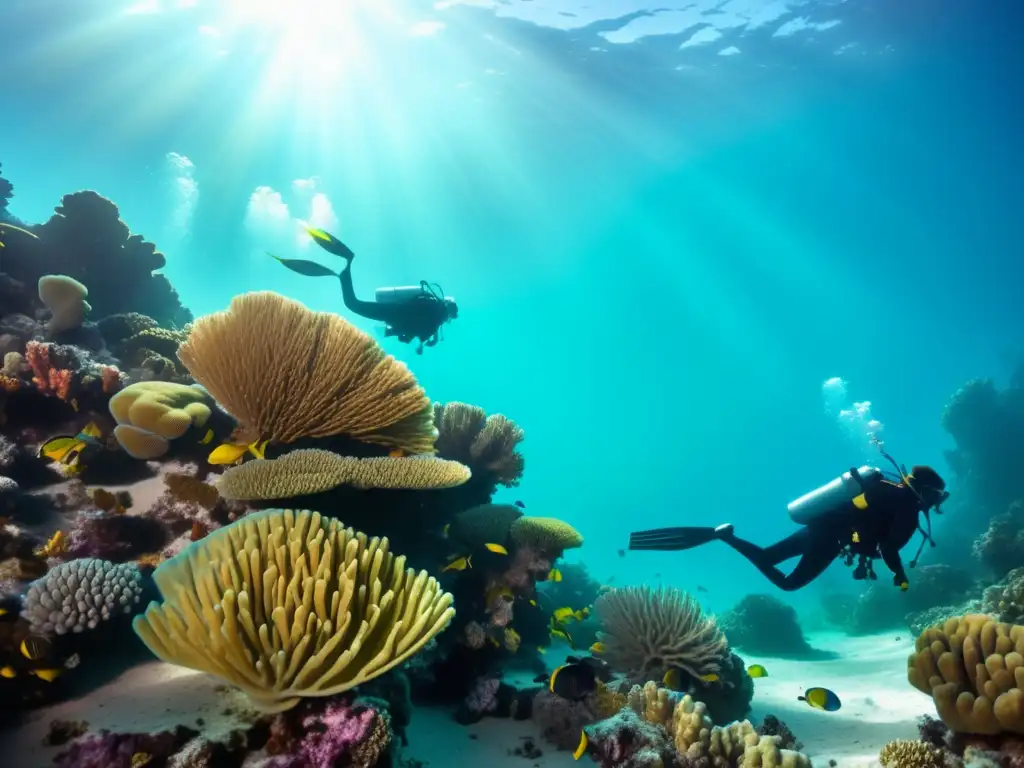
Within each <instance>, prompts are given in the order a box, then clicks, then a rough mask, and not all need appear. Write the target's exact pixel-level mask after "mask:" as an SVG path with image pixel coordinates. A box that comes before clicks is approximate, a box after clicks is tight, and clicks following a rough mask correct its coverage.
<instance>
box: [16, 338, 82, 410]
mask: <svg viewBox="0 0 1024 768" xmlns="http://www.w3.org/2000/svg"><path fill="white" fill-rule="evenodd" d="M55 349H56V348H55V347H54V345H52V344H43V343H40V342H38V341H30V342H28V343H27V344H26V345H25V361H26V362H27V363H28V364H29V366H30V368H31V369H32V383H33V384H35V386H36V389H38V390H39V392H41V393H42V394H44V395H49V396H52V397H57V398H60V399H61V400H69V399H70V398H71V391H72V386H73V385H74V383H75V381H74V370H73V369H71V368H60V367H58V364H55V361H54V360H51V354H52V353H53V352H54V351H55Z"/></svg>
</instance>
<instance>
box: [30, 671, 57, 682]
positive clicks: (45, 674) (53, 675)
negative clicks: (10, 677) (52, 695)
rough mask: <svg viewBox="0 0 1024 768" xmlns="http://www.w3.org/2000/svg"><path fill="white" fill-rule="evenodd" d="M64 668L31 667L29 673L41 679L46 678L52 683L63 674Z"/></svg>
mask: <svg viewBox="0 0 1024 768" xmlns="http://www.w3.org/2000/svg"><path fill="white" fill-rule="evenodd" d="M63 671H64V670H63V669H30V670H29V671H28V673H29V674H30V675H35V676H36V677H38V678H39V679H40V680H45V681H46V682H48V683H52V682H53V681H54V680H56V679H57V678H58V677H60V676H61V673H62V672H63Z"/></svg>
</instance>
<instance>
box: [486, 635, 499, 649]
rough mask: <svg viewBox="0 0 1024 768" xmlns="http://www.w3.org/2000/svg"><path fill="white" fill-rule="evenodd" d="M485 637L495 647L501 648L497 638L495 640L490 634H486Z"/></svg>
mask: <svg viewBox="0 0 1024 768" xmlns="http://www.w3.org/2000/svg"><path fill="white" fill-rule="evenodd" d="M487 639H488V640H489V641H490V643H491V645H493V646H494V647H495V648H501V643H499V642H498V641H497V640H495V639H494V638H493V637H491V636H490V635H488V636H487Z"/></svg>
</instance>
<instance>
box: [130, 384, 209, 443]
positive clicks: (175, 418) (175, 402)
mask: <svg viewBox="0 0 1024 768" xmlns="http://www.w3.org/2000/svg"><path fill="white" fill-rule="evenodd" d="M211 405H212V403H211V401H210V397H209V395H208V394H207V393H206V392H204V391H203V390H202V389H201V388H199V387H190V386H186V385H185V384H174V383H172V382H168V381H140V382H137V383H135V384H131V385H129V386H127V387H125V388H124V389H122V390H121V391H120V392H118V393H117V394H116V395H114V396H113V397H112V398H110V413H111V415H112V416H113V417H114V419H115V421H117V423H118V424H124V425H130V426H133V427H137V428H139V429H144V430H146V431H147V432H152V433H153V434H154V435H159V436H160V437H162V438H164V439H165V440H174V439H175V438H178V437H181V436H182V435H184V434H185V433H186V432H188V430H189V428H191V427H193V426H196V427H202V426H203V425H205V424H206V422H207V421H208V420H209V418H210V415H211V414H212V409H211Z"/></svg>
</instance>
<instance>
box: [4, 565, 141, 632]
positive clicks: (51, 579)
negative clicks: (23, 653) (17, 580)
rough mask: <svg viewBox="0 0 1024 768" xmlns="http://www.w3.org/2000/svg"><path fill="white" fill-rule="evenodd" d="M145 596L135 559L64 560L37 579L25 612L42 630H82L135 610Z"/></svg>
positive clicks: (32, 587) (30, 592)
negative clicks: (118, 562)
mask: <svg viewBox="0 0 1024 768" xmlns="http://www.w3.org/2000/svg"><path fill="white" fill-rule="evenodd" d="M141 597H142V574H141V573H140V572H139V569H138V568H137V567H136V566H135V564H134V563H131V564H121V565H114V564H113V563H111V562H109V561H106V560H96V559H94V558H82V559H79V560H71V561H69V562H67V563H62V564H61V565H58V566H57V567H56V568H54V569H53V570H51V571H50V572H49V573H47V574H46V576H44V577H43V578H42V579H39V580H38V581H35V582H33V583H32V584H31V586H29V588H28V592H27V594H26V595H25V605H24V608H23V609H22V616H24V618H26V619H27V620H28V621H29V623H30V624H31V626H32V631H33V632H35V633H38V634H43V635H47V634H52V633H56V634H58V635H63V634H67V633H68V632H82V631H84V630H85V629H92V628H94V627H96V626H97V625H98V624H99V623H100V622H101V621H106V620H108V619H110V618H112V617H114V616H116V615H118V614H128V613H131V612H132V610H133V608H134V607H135V605H136V604H137V603H138V602H139V600H140V599H141Z"/></svg>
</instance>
